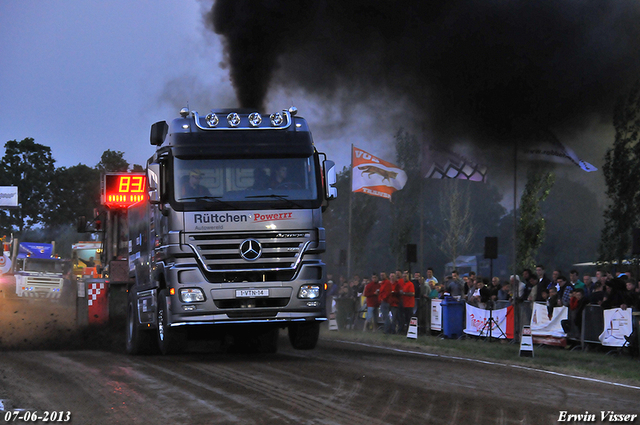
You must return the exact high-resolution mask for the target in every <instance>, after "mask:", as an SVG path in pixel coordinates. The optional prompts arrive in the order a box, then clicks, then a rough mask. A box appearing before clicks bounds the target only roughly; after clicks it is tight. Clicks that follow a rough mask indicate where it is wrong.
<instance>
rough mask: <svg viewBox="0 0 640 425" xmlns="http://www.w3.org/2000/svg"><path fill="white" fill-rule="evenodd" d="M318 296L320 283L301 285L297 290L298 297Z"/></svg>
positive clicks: (309, 297) (310, 297)
mask: <svg viewBox="0 0 640 425" xmlns="http://www.w3.org/2000/svg"><path fill="white" fill-rule="evenodd" d="M319 297H320V285H302V286H301V287H300V291H298V298H307V299H312V298H319Z"/></svg>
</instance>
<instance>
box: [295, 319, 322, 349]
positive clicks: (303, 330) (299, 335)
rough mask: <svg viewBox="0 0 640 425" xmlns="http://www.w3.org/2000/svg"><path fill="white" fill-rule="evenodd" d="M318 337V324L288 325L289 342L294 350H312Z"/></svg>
mask: <svg viewBox="0 0 640 425" xmlns="http://www.w3.org/2000/svg"><path fill="white" fill-rule="evenodd" d="M319 337H320V323H319V322H303V323H291V324H290V325H289V341H290V342H291V346H292V347H293V348H295V349H296V350H312V349H314V348H316V344H318V338H319Z"/></svg>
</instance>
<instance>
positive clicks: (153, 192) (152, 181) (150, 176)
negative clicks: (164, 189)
mask: <svg viewBox="0 0 640 425" xmlns="http://www.w3.org/2000/svg"><path fill="white" fill-rule="evenodd" d="M147 182H148V185H149V188H148V189H149V190H148V193H149V202H151V203H152V204H159V203H160V193H159V187H160V184H159V183H160V164H158V163H155V162H153V163H151V164H149V165H148V166H147Z"/></svg>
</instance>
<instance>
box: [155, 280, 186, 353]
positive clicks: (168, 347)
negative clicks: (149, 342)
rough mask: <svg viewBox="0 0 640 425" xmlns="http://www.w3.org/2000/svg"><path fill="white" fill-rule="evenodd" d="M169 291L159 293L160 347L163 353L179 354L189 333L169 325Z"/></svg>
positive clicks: (158, 321)
mask: <svg viewBox="0 0 640 425" xmlns="http://www.w3.org/2000/svg"><path fill="white" fill-rule="evenodd" d="M168 313H169V311H168V309H167V291H166V290H164V289H163V290H162V291H160V293H158V316H157V319H158V320H157V323H158V347H159V348H160V352H161V353H162V354H165V355H167V354H178V353H180V352H182V351H184V349H185V346H186V345H187V334H186V333H185V332H184V330H183V329H175V328H172V327H171V326H169V325H168V321H169V314H168Z"/></svg>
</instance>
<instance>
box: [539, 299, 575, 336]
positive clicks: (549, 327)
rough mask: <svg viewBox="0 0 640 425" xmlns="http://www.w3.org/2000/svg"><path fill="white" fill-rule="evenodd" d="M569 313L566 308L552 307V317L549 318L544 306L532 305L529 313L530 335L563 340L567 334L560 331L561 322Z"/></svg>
mask: <svg viewBox="0 0 640 425" xmlns="http://www.w3.org/2000/svg"><path fill="white" fill-rule="evenodd" d="M568 313H569V309H568V308H567V307H554V309H553V315H552V316H551V317H549V311H548V309H547V306H546V304H541V303H533V312H532V313H531V335H533V336H554V337H558V338H564V337H566V336H567V334H565V333H564V330H563V329H562V324H561V323H560V322H561V321H562V320H564V319H566V318H567V316H568Z"/></svg>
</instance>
